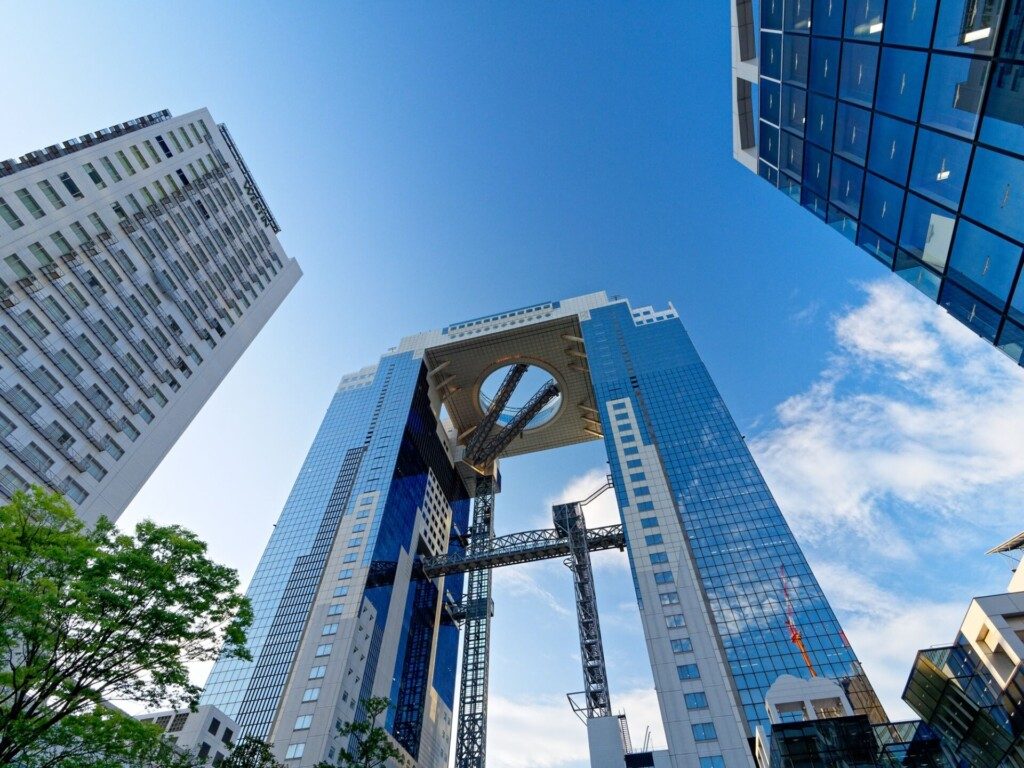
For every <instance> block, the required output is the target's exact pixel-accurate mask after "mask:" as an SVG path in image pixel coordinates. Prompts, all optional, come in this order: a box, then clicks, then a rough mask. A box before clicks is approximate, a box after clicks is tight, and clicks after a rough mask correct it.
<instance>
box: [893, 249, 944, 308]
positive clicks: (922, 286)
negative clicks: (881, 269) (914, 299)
mask: <svg viewBox="0 0 1024 768" xmlns="http://www.w3.org/2000/svg"><path fill="white" fill-rule="evenodd" d="M893 271H894V272H895V273H896V274H897V275H899V276H900V277H902V278H903V279H904V280H906V281H907V282H908V283H910V284H911V285H912V286H914V287H915V288H917V290H919V291H920V292H921V293H923V294H924V295H925V296H927V297H928V298H930V299H931V300H932V301H935V300H936V299H938V298H939V284H940V281H939V276H938V275H936V274H935V273H934V272H932V271H931V270H930V269H928V268H927V267H925V266H924V265H923V264H922V263H921V262H920V261H918V260H917V259H915V258H913V257H912V256H910V255H909V254H908V253H906V252H905V251H899V252H897V254H896V262H895V264H894V265H893Z"/></svg>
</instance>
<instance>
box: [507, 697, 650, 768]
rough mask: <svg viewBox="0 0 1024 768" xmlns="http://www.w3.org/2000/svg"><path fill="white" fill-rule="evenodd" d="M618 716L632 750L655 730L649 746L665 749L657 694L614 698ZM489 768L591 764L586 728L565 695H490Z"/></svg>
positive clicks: (581, 767) (563, 767)
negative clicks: (648, 731)
mask: <svg viewBox="0 0 1024 768" xmlns="http://www.w3.org/2000/svg"><path fill="white" fill-rule="evenodd" d="M612 706H613V709H614V711H615V712H616V713H618V712H620V711H625V712H626V715H627V717H628V721H629V724H630V730H631V732H632V736H633V747H634V748H635V749H639V748H640V747H642V746H643V740H644V733H645V731H646V729H647V727H648V726H650V728H651V747H652V748H653V749H662V748H664V746H665V736H664V731H663V729H662V727H661V714H660V712H659V710H658V699H657V696H656V695H655V693H654V691H652V690H649V689H636V690H631V691H626V692H625V693H621V694H615V693H613V696H612ZM487 713H488V718H487V764H488V765H489V766H493V768H584V766H588V765H589V764H590V760H589V753H588V750H587V731H586V726H585V725H584V724H583V723H582V722H580V721H579V719H578V718H577V717H576V715H574V714H573V712H572V710H571V709H570V707H569V702H568V701H567V700H566V698H565V695H564V694H544V693H538V694H537V695H535V696H531V697H530V698H529V699H511V698H507V697H504V696H491V697H490V700H489V702H488V707H487Z"/></svg>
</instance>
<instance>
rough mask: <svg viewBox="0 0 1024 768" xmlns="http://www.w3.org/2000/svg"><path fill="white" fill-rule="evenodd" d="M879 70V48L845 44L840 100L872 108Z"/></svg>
mask: <svg viewBox="0 0 1024 768" xmlns="http://www.w3.org/2000/svg"><path fill="white" fill-rule="evenodd" d="M877 68H878V46H875V45H865V44H863V43H843V65H842V72H841V74H840V78H839V98H841V99H845V100H846V101H852V102H854V103H856V104H860V105H862V106H865V107H870V106H871V101H872V98H873V97H874V93H875V77H876V75H877Z"/></svg>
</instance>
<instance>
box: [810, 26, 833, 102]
mask: <svg viewBox="0 0 1024 768" xmlns="http://www.w3.org/2000/svg"><path fill="white" fill-rule="evenodd" d="M838 84H839V42H838V41H836V40H821V39H817V38H816V39H815V40H814V43H813V44H812V45H811V90H812V91H817V92H818V93H822V94H825V95H826V96H832V97H833V98H834V97H835V95H836V88H837V86H838Z"/></svg>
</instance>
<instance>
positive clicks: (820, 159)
mask: <svg viewBox="0 0 1024 768" xmlns="http://www.w3.org/2000/svg"><path fill="white" fill-rule="evenodd" d="M830 158H831V155H830V154H829V153H828V152H826V151H824V150H822V149H818V148H817V147H816V146H814V145H813V144H805V145H804V187H805V188H806V189H808V190H810V191H811V192H813V193H814V194H816V195H819V196H821V197H825V196H827V195H828V169H829V160H830Z"/></svg>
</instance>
